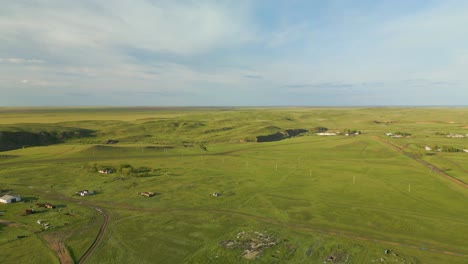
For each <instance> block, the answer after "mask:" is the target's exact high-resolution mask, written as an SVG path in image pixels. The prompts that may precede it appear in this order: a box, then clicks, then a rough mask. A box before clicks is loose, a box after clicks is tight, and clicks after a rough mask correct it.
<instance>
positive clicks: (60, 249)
mask: <svg viewBox="0 0 468 264" xmlns="http://www.w3.org/2000/svg"><path fill="white" fill-rule="evenodd" d="M373 139H375V140H377V141H379V142H382V143H384V144H386V145H388V146H390V147H391V148H392V149H394V150H395V151H397V152H399V153H401V154H403V155H405V156H407V157H409V158H411V159H413V160H415V161H416V162H418V163H420V164H422V165H424V166H426V167H427V168H429V169H430V170H432V171H434V172H435V173H437V174H439V175H440V176H443V177H444V178H446V179H448V180H450V181H452V182H454V183H456V184H458V185H460V186H462V187H464V188H468V184H466V183H464V182H463V181H460V180H458V179H456V178H454V177H452V176H450V175H448V174H446V173H445V172H443V171H442V170H440V169H439V168H437V167H435V166H434V165H432V164H430V163H428V162H426V161H423V160H421V159H420V158H418V157H416V156H414V155H412V154H410V153H407V152H405V151H404V150H403V149H402V148H400V147H398V146H396V145H395V144H393V143H391V142H388V141H385V140H383V139H381V138H380V137H377V136H373ZM243 150H245V149H237V150H231V151H225V152H221V153H213V154H209V155H226V154H233V153H235V152H241V151H243ZM205 155H206V154H205ZM174 156H180V155H168V156H162V157H161V158H164V157H174ZM187 156H203V154H201V155H200V154H192V155H187ZM114 158H117V159H119V158H120V157H112V158H110V159H114ZM72 160H75V161H76V160H77V159H72ZM36 162H44V160H41V161H36ZM2 165H3V164H2ZM46 196H49V197H50V198H54V199H60V200H65V201H69V202H80V200H78V199H73V198H69V197H63V196H60V197H59V196H58V195H53V194H49V195H46ZM81 204H82V205H84V206H87V207H89V208H92V209H95V210H96V211H98V212H99V213H100V214H101V215H102V216H103V220H104V221H103V223H102V225H101V227H100V229H99V232H98V234H97V236H96V238H95V240H94V241H93V243H92V244H91V246H90V247H89V248H88V250H87V251H86V252H85V254H84V255H83V256H81V258H80V259H79V260H78V263H80V264H82V263H85V262H86V261H87V260H88V259H89V258H90V257H91V256H92V255H93V254H94V252H95V250H96V248H97V247H98V246H99V244H100V243H101V242H102V239H103V237H104V235H105V232H106V229H107V228H108V226H109V223H110V219H109V215H108V214H107V212H106V211H105V210H104V209H102V208H107V209H112V208H114V207H115V208H116V209H125V210H130V211H139V212H160V213H164V212H167V213H170V212H207V213H216V214H230V215H239V216H242V217H248V218H251V219H255V220H257V221H262V222H265V223H269V224H275V225H279V226H284V227H286V228H291V229H295V230H299V231H306V232H315V233H322V234H326V235H332V236H340V237H346V238H350V239H354V240H361V241H372V242H377V243H380V244H387V245H393V246H401V247H407V248H412V249H418V250H424V251H429V252H434V253H439V254H444V255H452V256H458V257H465V258H466V257H468V254H464V253H460V252H453V251H446V250H442V249H436V248H429V247H425V246H421V245H414V244H407V243H399V242H394V241H387V240H381V239H375V238H371V237H364V236H359V235H356V234H353V233H351V232H345V231H338V230H332V229H323V228H312V227H308V226H304V225H297V224H291V223H286V222H281V221H278V220H275V219H272V218H268V217H262V216H257V215H252V214H248V213H243V212H238V211H231V210H223V209H203V208H199V209H195V208H194V209H192V208H177V209H157V208H154V209H152V208H134V207H129V206H126V205H122V204H112V205H111V204H106V203H99V204H100V205H99V206H100V207H96V204H91V203H89V202H82V201H81ZM4 224H5V223H4ZM44 239H45V240H46V242H47V244H49V247H51V249H52V250H54V251H55V252H56V254H57V257H58V258H59V260H60V263H62V264H68V263H73V260H72V259H71V257H70V255H69V253H68V251H67V250H66V248H65V246H64V243H63V241H62V240H61V239H58V240H56V239H51V237H44ZM415 242H416V243H417V241H415Z"/></svg>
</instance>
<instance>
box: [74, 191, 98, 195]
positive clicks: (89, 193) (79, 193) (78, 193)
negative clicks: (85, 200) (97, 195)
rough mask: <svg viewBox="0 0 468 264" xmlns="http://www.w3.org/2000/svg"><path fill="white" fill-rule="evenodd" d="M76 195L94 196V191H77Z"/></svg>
mask: <svg viewBox="0 0 468 264" xmlns="http://www.w3.org/2000/svg"><path fill="white" fill-rule="evenodd" d="M76 194H77V195H80V196H88V195H92V194H94V191H88V190H82V191H77V192H76Z"/></svg>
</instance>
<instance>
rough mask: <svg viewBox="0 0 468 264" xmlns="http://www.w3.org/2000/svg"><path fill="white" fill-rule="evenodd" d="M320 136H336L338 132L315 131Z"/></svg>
mask: <svg viewBox="0 0 468 264" xmlns="http://www.w3.org/2000/svg"><path fill="white" fill-rule="evenodd" d="M315 134H316V135H318V136H336V133H332V132H322V133H315Z"/></svg>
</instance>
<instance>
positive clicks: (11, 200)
mask: <svg viewBox="0 0 468 264" xmlns="http://www.w3.org/2000/svg"><path fill="white" fill-rule="evenodd" d="M19 201H21V197H19V196H13V195H8V194H7V195H4V196H2V197H0V203H6V204H9V203H16V202H19Z"/></svg>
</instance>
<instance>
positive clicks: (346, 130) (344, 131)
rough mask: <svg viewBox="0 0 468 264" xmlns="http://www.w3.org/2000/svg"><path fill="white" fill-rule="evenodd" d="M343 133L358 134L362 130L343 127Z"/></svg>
mask: <svg viewBox="0 0 468 264" xmlns="http://www.w3.org/2000/svg"><path fill="white" fill-rule="evenodd" d="M343 134H348V135H360V134H362V132H361V131H360V130H356V129H345V130H343Z"/></svg>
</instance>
